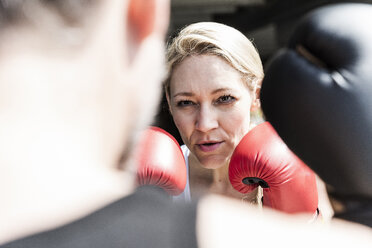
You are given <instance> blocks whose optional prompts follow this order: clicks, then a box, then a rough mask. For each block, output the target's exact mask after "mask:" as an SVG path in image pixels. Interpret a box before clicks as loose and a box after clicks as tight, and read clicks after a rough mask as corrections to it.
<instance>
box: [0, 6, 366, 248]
mask: <svg viewBox="0 0 372 248" xmlns="http://www.w3.org/2000/svg"><path fill="white" fill-rule="evenodd" d="M0 4H1V5H0V11H1V12H0V13H1V24H2V27H1V29H0V30H1V31H0V32H1V36H0V52H1V56H0V94H1V96H0V118H1V120H0V134H1V136H0V137H1V139H0V190H1V192H0V197H1V199H0V202H1V204H0V244H1V245H0V246H1V247H7V248H9V247H27V248H28V247H31V248H34V247H35V248H36V247H37V248H43V247H48V248H50V247H59V248H62V247H63V248H67V247H68V248H71V247H80V248H82V247H84V248H85V247H89V248H92V247H93V248H94V247H162V248H163V247H177V248H179V247H196V246H199V247H214V248H215V247H239V246H248V245H252V243H253V245H254V244H256V245H258V244H262V240H265V243H264V245H266V246H267V247H272V246H274V245H275V247H298V244H299V242H301V246H302V247H303V246H305V247H314V246H319V245H321V244H324V243H325V242H330V243H331V244H332V245H336V246H338V247H340V246H341V245H348V246H351V245H355V246H358V247H367V245H370V244H371V242H372V241H371V239H372V235H371V232H370V231H369V230H366V229H364V228H362V227H357V226H353V225H350V224H345V223H332V224H331V225H330V226H328V225H324V226H323V225H321V224H320V225H318V224H317V223H315V224H311V225H304V224H303V220H300V221H298V218H300V217H287V216H285V215H280V214H278V213H274V212H272V213H269V212H266V213H265V215H262V214H261V213H260V212H257V211H255V210H256V209H253V208H252V209H250V208H249V207H247V206H244V207H242V206H241V203H240V202H231V201H228V200H226V199H224V198H220V197H215V196H209V197H205V198H203V199H201V200H200V201H199V202H198V205H197V208H196V206H195V204H194V205H191V206H186V205H182V206H181V205H174V204H172V203H171V201H169V198H168V196H167V195H166V194H165V193H164V192H162V191H161V189H157V188H151V187H142V188H140V189H139V190H136V191H135V190H134V185H135V180H136V174H137V171H136V168H135V167H134V166H132V165H133V164H132V163H131V160H130V159H129V160H128V159H127V158H130V153H131V150H132V149H131V148H132V146H133V145H132V144H135V143H136V139H137V138H136V137H137V136H138V135H137V133H138V132H137V130H143V128H144V127H145V126H146V125H147V124H148V122H149V120H150V118H151V113H155V107H156V106H157V101H158V95H159V94H158V93H159V91H160V82H161V78H162V72H163V69H162V65H163V62H162V58H163V52H164V51H163V38H164V34H165V31H166V28H167V21H168V13H167V11H168V8H169V2H167V1H161V0H127V1H125V0H111V1H102V0H101V1H98V0H97V1H93V0H92V1H78V0H75V1H41V0H39V1H36V0H35V1H34V0H28V1H16V0H13V1H0ZM245 210H250V211H245ZM356 232H358V233H356ZM268 236H269V237H270V238H269V239H268ZM297 238H298V239H297ZM304 241H306V242H304ZM302 243H306V244H305V245H302Z"/></svg>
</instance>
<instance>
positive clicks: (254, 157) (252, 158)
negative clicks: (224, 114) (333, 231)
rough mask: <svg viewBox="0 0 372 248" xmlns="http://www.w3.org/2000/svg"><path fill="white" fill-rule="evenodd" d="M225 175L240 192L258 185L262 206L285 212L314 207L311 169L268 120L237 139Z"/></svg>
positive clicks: (315, 207)
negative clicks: (261, 195) (260, 189)
mask: <svg viewBox="0 0 372 248" xmlns="http://www.w3.org/2000/svg"><path fill="white" fill-rule="evenodd" d="M229 179H230V182H231V184H232V186H233V187H234V188H235V189H236V190H237V191H239V192H241V193H248V192H250V191H252V190H253V189H255V188H256V187H257V186H258V185H260V186H261V187H262V188H263V205H264V206H269V207H272V208H274V209H277V210H280V211H284V212H287V213H300V212H309V213H312V214H314V213H316V211H317V208H318V191H317V186H316V179H315V174H314V172H313V171H312V170H310V169H309V168H308V167H307V166H306V165H305V164H304V163H303V162H302V161H301V160H300V159H299V158H298V157H297V156H296V155H295V154H294V153H293V152H292V151H291V150H289V148H288V147H287V146H286V144H285V143H284V142H283V141H282V139H281V138H280V137H279V135H278V134H277V133H276V131H275V130H274V128H273V127H272V126H271V125H270V123H269V122H265V123H262V124H260V125H258V126H256V127H255V128H254V129H252V130H251V131H250V132H249V133H248V134H246V135H245V136H244V138H243V139H242V140H241V141H240V143H239V145H238V146H237V147H236V149H235V151H234V153H233V155H232V157H231V160H230V166H229Z"/></svg>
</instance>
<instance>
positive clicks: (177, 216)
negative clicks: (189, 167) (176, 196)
mask: <svg viewBox="0 0 372 248" xmlns="http://www.w3.org/2000/svg"><path fill="white" fill-rule="evenodd" d="M180 223H182V225H181V224H180ZM195 225H196V203H189V204H186V203H185V204H178V203H177V204H176V203H173V202H172V201H171V199H170V197H169V196H168V195H167V194H166V193H165V192H163V191H162V189H160V188H155V187H147V186H146V187H141V188H139V189H138V190H136V192H134V193H133V194H131V195H129V196H127V197H124V198H122V199H120V200H118V201H116V202H114V203H112V204H110V205H108V206H106V207H104V208H102V209H100V210H98V211H96V212H94V213H92V214H90V215H88V216H86V217H84V218H82V219H80V220H77V221H75V222H73V223H70V224H67V225H65V226H62V227H59V228H57V229H54V230H50V231H47V232H43V233H39V234H36V235H33V236H29V237H26V238H23V239H20V240H17V241H14V242H11V243H8V244H6V245H4V246H1V247H7V248H8V247H9V248H12V247H31V248H32V247H38V248H43V247H48V248H49V247H55V248H67V247H81V248H85V247H86V248H88V247H89V248H94V247H196V233H195Z"/></svg>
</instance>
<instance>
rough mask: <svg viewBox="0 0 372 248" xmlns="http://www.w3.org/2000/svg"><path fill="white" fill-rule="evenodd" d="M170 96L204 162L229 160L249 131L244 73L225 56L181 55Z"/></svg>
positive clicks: (184, 135) (189, 140)
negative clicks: (182, 59)
mask: <svg viewBox="0 0 372 248" xmlns="http://www.w3.org/2000/svg"><path fill="white" fill-rule="evenodd" d="M168 102H169V105H170V110H171V113H172V115H173V119H174V122H175V124H176V126H177V128H178V130H179V132H180V134H181V137H182V140H183V142H184V143H185V144H186V145H187V147H188V148H189V149H190V151H191V153H192V154H193V155H194V156H195V157H196V158H197V159H198V161H199V162H200V163H201V165H202V166H203V167H205V168H210V169H216V168H219V167H221V166H223V165H226V163H228V162H229V160H230V157H231V155H232V153H233V151H234V149H235V147H236V146H237V145H238V143H239V141H240V140H241V139H242V138H243V136H244V135H245V134H246V133H247V132H248V131H249V126H250V109H251V103H252V98H251V94H250V91H249V89H248V88H247V86H245V85H244V83H243V79H242V75H241V73H239V72H238V71H237V70H235V69H234V68H233V67H232V66H230V65H229V64H228V63H227V62H226V61H225V60H224V59H222V58H220V57H217V56H213V55H194V56H190V57H188V58H186V59H185V60H184V61H182V62H181V63H180V64H179V65H178V66H177V67H176V68H175V70H174V71H173V74H172V76H171V81H170V92H169V96H168Z"/></svg>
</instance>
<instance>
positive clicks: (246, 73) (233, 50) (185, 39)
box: [164, 22, 264, 94]
mask: <svg viewBox="0 0 372 248" xmlns="http://www.w3.org/2000/svg"><path fill="white" fill-rule="evenodd" d="M190 55H216V56H219V57H222V58H223V59H224V60H225V61H227V62H228V63H229V64H230V65H231V66H232V67H233V68H235V69H236V70H237V71H239V72H240V73H241V74H242V77H243V80H244V82H245V83H246V85H247V87H248V88H249V89H251V90H255V89H257V88H259V87H260V84H261V81H262V78H263V75H264V72H263V66H262V62H261V59H260V56H259V54H258V52H257V50H256V48H255V47H254V45H253V44H252V42H251V41H250V40H249V39H248V38H247V37H246V36H244V35H243V34H242V33H241V32H240V31H238V30H236V29H235V28H232V27H230V26H227V25H224V24H220V23H216V22H199V23H194V24H191V25H189V26H186V27H185V28H184V29H182V30H181V31H180V32H179V33H178V35H177V36H176V37H175V38H173V39H172V40H171V41H170V42H169V43H168V46H167V54H166V57H167V66H168V75H167V78H166V79H165V81H164V89H165V91H166V93H167V94H169V92H170V80H171V77H172V73H173V71H174V69H175V67H176V66H177V65H178V64H180V63H181V62H182V61H183V60H184V59H185V58H187V57H188V56H190Z"/></svg>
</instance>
